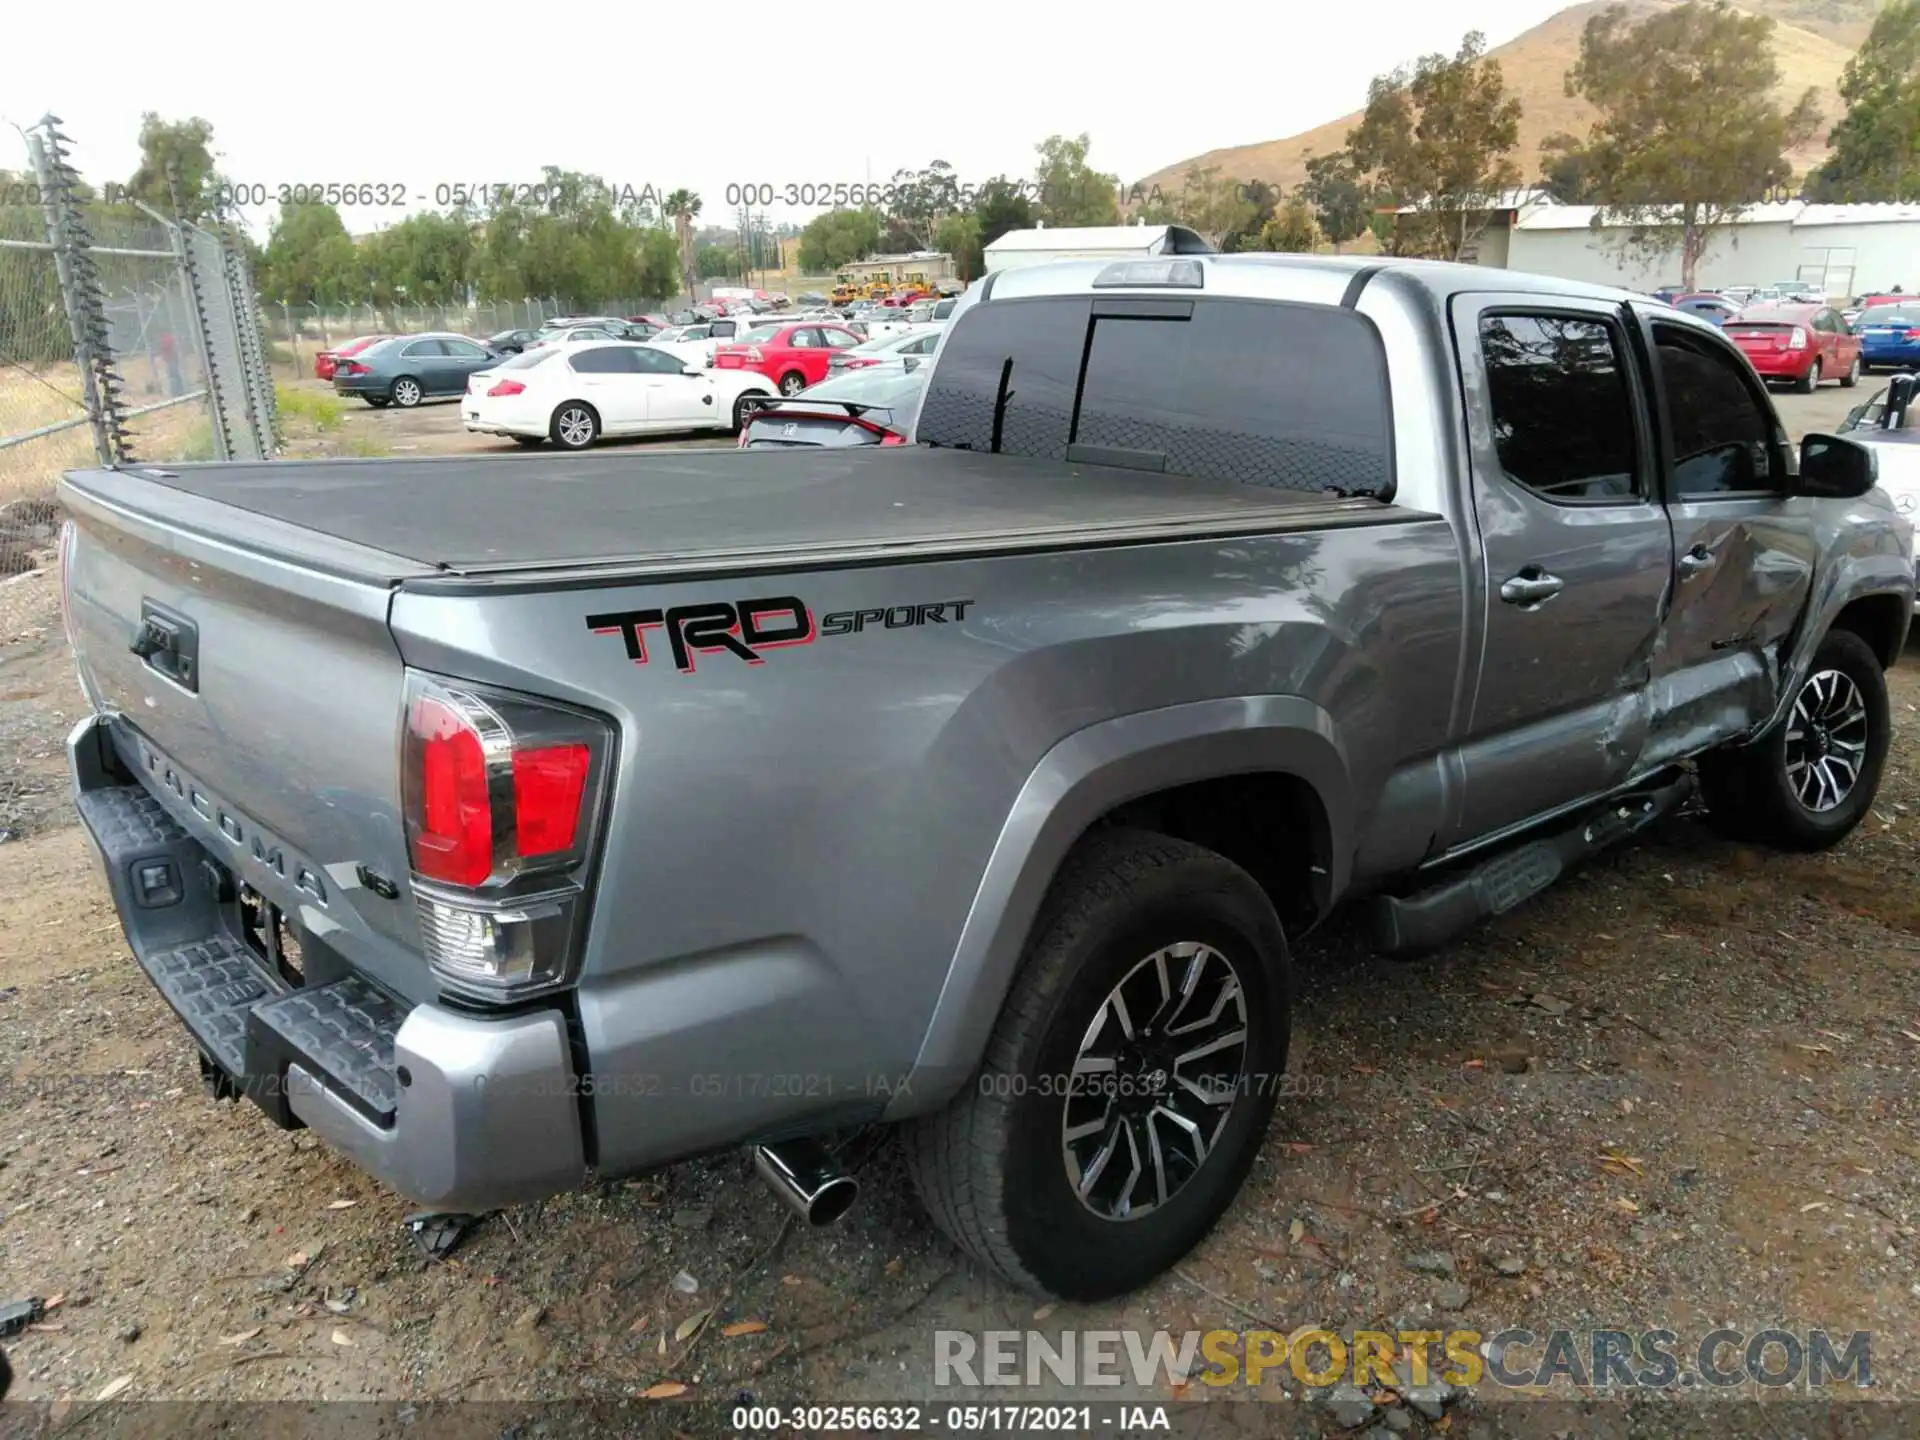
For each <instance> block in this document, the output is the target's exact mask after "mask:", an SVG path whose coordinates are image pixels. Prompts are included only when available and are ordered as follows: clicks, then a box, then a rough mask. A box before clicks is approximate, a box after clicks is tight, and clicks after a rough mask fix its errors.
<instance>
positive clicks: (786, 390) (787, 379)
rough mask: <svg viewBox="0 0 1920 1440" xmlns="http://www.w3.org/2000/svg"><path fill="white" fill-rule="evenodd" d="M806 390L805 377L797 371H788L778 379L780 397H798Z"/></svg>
mask: <svg viewBox="0 0 1920 1440" xmlns="http://www.w3.org/2000/svg"><path fill="white" fill-rule="evenodd" d="M806 388H807V377H806V376H804V375H802V374H801V373H800V372H799V371H798V370H789V371H788V372H787V373H786V374H784V375H782V376H781V377H780V393H781V394H782V395H798V394H799V393H800V392H801V391H802V390H804V389H806Z"/></svg>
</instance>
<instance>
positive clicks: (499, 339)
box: [486, 330, 540, 355]
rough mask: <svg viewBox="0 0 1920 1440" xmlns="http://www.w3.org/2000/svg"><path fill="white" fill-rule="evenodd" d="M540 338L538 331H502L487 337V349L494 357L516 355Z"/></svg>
mask: <svg viewBox="0 0 1920 1440" xmlns="http://www.w3.org/2000/svg"><path fill="white" fill-rule="evenodd" d="M539 338H540V332H539V331H538V330H502V331H501V332H500V333H499V334H498V335H489V336H488V337H487V341H486V344H487V348H488V349H489V350H491V351H493V352H494V353H495V354H496V355H518V354H519V353H520V352H521V351H522V350H524V349H526V348H527V346H529V345H531V344H532V343H533V342H534V341H535V340H538V339H539Z"/></svg>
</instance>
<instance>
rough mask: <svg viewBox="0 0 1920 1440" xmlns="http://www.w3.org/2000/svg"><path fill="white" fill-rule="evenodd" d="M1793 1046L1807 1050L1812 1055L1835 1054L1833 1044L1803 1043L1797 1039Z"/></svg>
mask: <svg viewBox="0 0 1920 1440" xmlns="http://www.w3.org/2000/svg"><path fill="white" fill-rule="evenodd" d="M1793 1048H1794V1049H1796V1050H1805V1051H1806V1052H1807V1053H1808V1054H1810V1055H1831V1054H1833V1047H1832V1046H1831V1045H1802V1044H1800V1043H1798V1042H1797V1041H1796V1042H1795V1044H1794V1047H1793Z"/></svg>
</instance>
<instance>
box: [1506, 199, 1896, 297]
mask: <svg viewBox="0 0 1920 1440" xmlns="http://www.w3.org/2000/svg"><path fill="white" fill-rule="evenodd" d="M1595 214H1596V208H1595V207H1594V206H1591V205H1555V204H1552V203H1551V202H1546V201H1536V202H1535V203H1532V204H1528V205H1523V206H1521V207H1519V208H1517V209H1513V210H1507V211H1502V212H1497V213H1496V215H1495V216H1494V220H1493V223H1492V225H1491V226H1489V230H1488V233H1487V234H1486V235H1485V236H1483V237H1482V241H1481V244H1480V263H1482V264H1491V265H1500V264H1503V263H1504V265H1505V267H1506V268H1507V269H1510V270H1530V271H1533V272H1534V273H1536V274H1540V275H1554V276H1558V277H1560V278H1562V279H1566V280H1587V281H1592V282H1594V283H1596V284H1601V285H1619V286H1624V287H1625V288H1626V289H1629V290H1654V289H1657V288H1659V287H1660V286H1662V285H1678V284H1679V283H1680V253H1679V246H1678V243H1677V242H1676V243H1675V244H1674V245H1673V246H1672V247H1671V248H1670V249H1669V250H1667V251H1666V252H1664V253H1658V254H1653V255H1647V254H1645V253H1643V252H1641V251H1638V250H1634V249H1630V248H1628V247H1626V246H1624V245H1623V244H1622V243H1621V242H1622V241H1623V240H1624V239H1625V237H1626V236H1627V234H1628V232H1629V228H1630V227H1627V226H1624V225H1614V224H1606V223H1602V224H1601V225H1600V226H1599V227H1598V228H1596V227H1595V225H1594V217H1595ZM1694 280H1695V283H1696V284H1698V285H1700V286H1701V287H1702V288H1705V289H1712V288H1714V287H1716V286H1721V285H1777V284H1781V283H1783V282H1786V281H1797V282H1799V283H1801V284H1807V285H1816V286H1820V287H1823V288H1824V289H1825V291H1826V293H1827V295H1828V296H1829V297H1831V298H1833V299H1841V298H1844V297H1846V296H1849V295H1857V294H1862V293H1865V292H1868V291H1873V290H1889V289H1891V288H1892V287H1893V286H1895V285H1898V286H1900V287H1901V288H1902V289H1904V290H1907V291H1909V292H1912V291H1920V205H1809V204H1805V203H1802V202H1800V201H1790V202H1787V203H1785V204H1770V205H1756V206H1754V207H1752V208H1751V209H1749V210H1748V211H1746V212H1745V213H1744V214H1743V215H1741V216H1740V218H1739V219H1738V220H1737V221H1735V222H1733V223H1732V224H1729V225H1727V226H1725V227H1724V228H1722V229H1720V230H1719V231H1717V232H1716V233H1715V235H1714V237H1713V239H1712V240H1711V242H1710V243H1709V244H1708V246H1707V250H1706V253H1705V254H1704V255H1702V256H1701V258H1700V264H1699V268H1698V270H1697V272H1696V274H1695V276H1694Z"/></svg>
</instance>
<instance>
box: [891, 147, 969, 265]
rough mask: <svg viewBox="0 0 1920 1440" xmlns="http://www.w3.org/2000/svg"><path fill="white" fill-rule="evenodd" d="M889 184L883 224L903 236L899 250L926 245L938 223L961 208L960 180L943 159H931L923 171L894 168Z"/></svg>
mask: <svg viewBox="0 0 1920 1440" xmlns="http://www.w3.org/2000/svg"><path fill="white" fill-rule="evenodd" d="M892 185H893V198H892V200H891V201H890V202H889V203H888V206H887V223H888V225H889V226H890V227H891V228H892V230H893V231H894V232H895V234H896V237H899V236H904V237H905V240H906V243H904V244H902V245H901V246H900V248H901V249H903V250H925V249H928V248H930V247H931V246H932V244H933V236H934V232H935V231H936V230H937V229H938V228H939V226H940V222H941V221H942V220H944V219H946V217H947V216H949V215H951V214H954V213H955V212H956V211H958V210H960V209H962V208H963V207H962V206H961V203H960V182H959V180H958V178H957V177H956V176H955V175H954V173H953V167H952V166H951V165H949V164H948V163H947V162H946V161H944V160H935V161H932V162H930V163H929V164H928V165H927V167H926V169H924V170H896V171H894V172H893V181H892Z"/></svg>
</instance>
